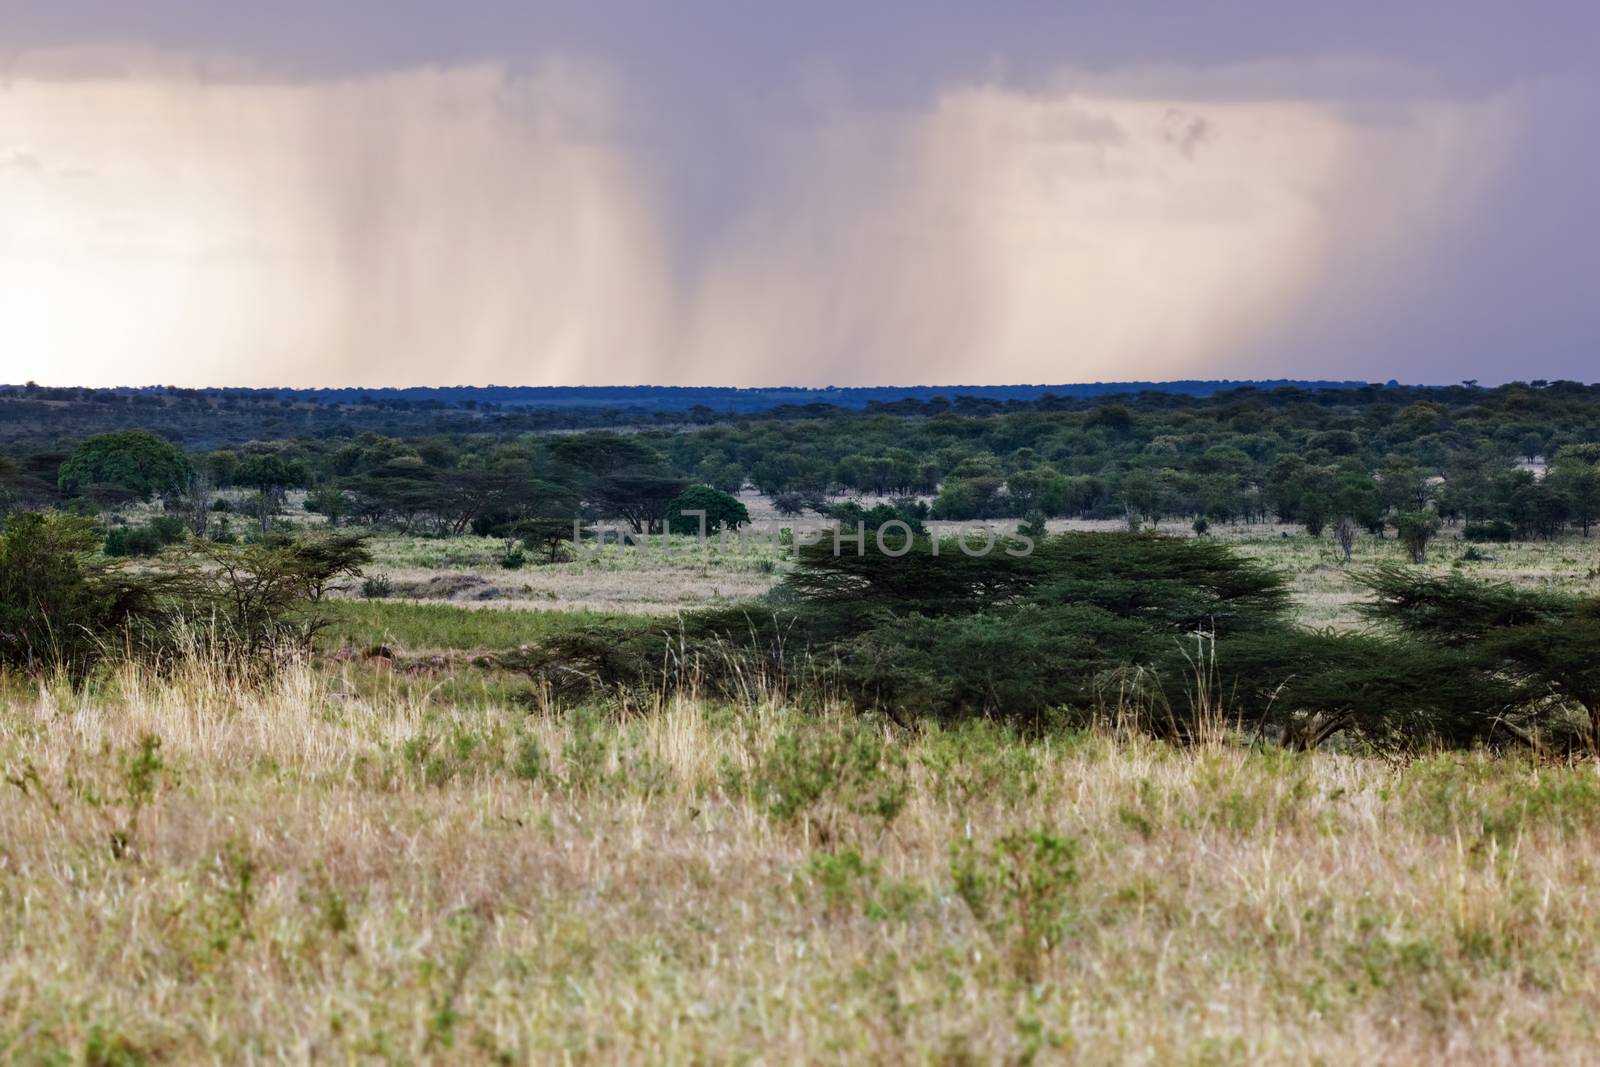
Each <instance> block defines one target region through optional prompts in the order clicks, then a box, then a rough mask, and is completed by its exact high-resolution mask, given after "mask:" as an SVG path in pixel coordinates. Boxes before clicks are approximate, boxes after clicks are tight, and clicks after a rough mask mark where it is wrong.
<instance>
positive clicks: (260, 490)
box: [233, 452, 306, 534]
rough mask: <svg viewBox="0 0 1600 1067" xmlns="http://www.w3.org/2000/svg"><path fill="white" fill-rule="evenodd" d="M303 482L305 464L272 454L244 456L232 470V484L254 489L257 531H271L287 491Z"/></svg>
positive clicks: (281, 508) (304, 478)
mask: <svg viewBox="0 0 1600 1067" xmlns="http://www.w3.org/2000/svg"><path fill="white" fill-rule="evenodd" d="M305 480H306V468H305V464H303V463H301V462H299V461H298V460H291V459H285V458H284V457H283V456H280V455H278V454H276V453H271V452H269V453H265V454H262V455H256V456H246V457H245V458H244V459H242V460H240V461H239V466H238V468H237V469H236V470H235V471H234V474H233V481H234V484H235V485H243V486H247V487H249V488H252V489H254V490H256V499H255V507H256V517H257V518H258V519H259V520H260V521H261V532H262V533H263V534H265V533H267V532H268V531H270V530H271V529H272V517H273V516H274V515H277V514H278V513H279V512H281V511H282V510H283V502H284V498H285V496H286V495H287V494H288V491H289V490H290V489H291V488H293V487H295V486H298V485H304V484H305Z"/></svg>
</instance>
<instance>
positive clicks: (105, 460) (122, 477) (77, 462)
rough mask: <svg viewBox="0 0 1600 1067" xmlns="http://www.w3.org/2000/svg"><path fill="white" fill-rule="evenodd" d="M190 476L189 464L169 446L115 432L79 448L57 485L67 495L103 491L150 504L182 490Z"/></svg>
mask: <svg viewBox="0 0 1600 1067" xmlns="http://www.w3.org/2000/svg"><path fill="white" fill-rule="evenodd" d="M192 474H193V468H191V467H190V466H189V461H188V460H187V459H185V458H184V456H183V453H182V452H180V451H178V449H177V448H176V447H174V446H173V445H172V443H171V442H169V441H165V440H163V439H162V438H160V437H157V436H156V435H155V434H153V433H148V432H146V431H144V430H118V431H117V432H115V433H103V434H96V435H95V436H94V437H90V438H88V439H87V440H85V441H84V442H83V443H82V444H80V445H79V446H78V447H77V449H76V450H75V451H74V452H73V453H72V455H71V456H69V457H68V458H67V461H66V462H65V463H63V464H62V465H61V475H60V485H61V489H62V490H63V491H64V492H68V493H80V492H92V491H94V490H96V489H97V488H99V487H106V488H109V489H111V490H113V491H120V492H122V493H126V494H131V495H132V496H134V497H136V498H137V499H139V500H149V499H150V498H151V497H152V496H154V495H155V494H157V493H175V492H177V491H179V490H181V489H182V488H183V487H184V486H186V485H188V484H189V478H190V477H191V475H192Z"/></svg>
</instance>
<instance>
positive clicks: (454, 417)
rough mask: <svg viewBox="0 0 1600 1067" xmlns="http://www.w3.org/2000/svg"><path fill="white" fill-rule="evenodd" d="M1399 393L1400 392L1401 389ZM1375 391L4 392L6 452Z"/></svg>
mask: <svg viewBox="0 0 1600 1067" xmlns="http://www.w3.org/2000/svg"><path fill="white" fill-rule="evenodd" d="M1391 384H1392V383H1391ZM1365 387H1367V385H1366V383H1363V382H1321V381H1294V380H1288V379H1284V380H1272V381H1258V382H1230V381H1202V380H1195V381H1180V382H1090V383H1081V384H1076V385H973V386H965V385H958V386H922V385H919V386H870V387H848V388H837V389H836V388H827V389H801V388H761V389H735V388H718V387H700V386H686V387H676V386H653V385H650V386H570V387H568V386H496V385H489V386H445V387H439V388H393V389H289V388H273V389H222V388H208V389H190V388H181V387H178V386H146V387H139V388H112V389H90V388H82V387H48V386H39V385H34V384H31V383H30V384H26V385H10V386H0V441H30V442H36V443H42V442H45V441H51V440H56V441H59V440H62V439H64V438H71V437H82V436H86V435H88V434H91V433H105V432H108V431H111V430H123V429H151V430H155V431H157V432H160V433H161V434H162V435H163V436H166V437H168V438H169V439H171V440H174V441H176V442H179V443H181V444H183V445H185V446H186V447H189V448H208V447H215V446H218V445H225V444H239V443H242V442H245V441H250V440H256V439H266V438H272V437H284V436H292V435H297V434H307V435H311V436H329V435H336V434H338V433H339V432H340V431H341V430H349V431H353V432H363V431H372V432H377V433H386V434H398V435H403V436H410V435H415V434H421V433H459V432H473V431H492V432H500V433H519V432H541V431H559V430H575V429H597V428H608V427H609V428H615V427H623V426H652V425H654V426H661V425H682V424H685V423H687V424H707V423H713V422H722V421H730V420H734V419H739V418H749V417H762V418H775V419H796V418H800V419H804V418H825V417H828V416H829V415H833V414H839V413H846V412H854V411H884V412H888V413H891V414H928V415H932V414H938V413H940V412H943V411H956V412H958V413H961V414H972V415H981V414H991V413H994V412H997V411H1016V410H1023V409H1027V408H1030V407H1034V406H1039V407H1044V408H1047V409H1049V408H1059V407H1061V406H1062V405H1064V404H1073V403H1082V402H1090V401H1093V400H1095V399H1098V398H1104V397H1112V396H1127V395H1138V394H1140V393H1152V394H1159V395H1166V396H1174V397H1208V396H1215V395H1217V394H1219V393H1226V392H1233V391H1238V390H1281V389H1291V390H1308V389H1309V390H1346V389H1359V388H1365Z"/></svg>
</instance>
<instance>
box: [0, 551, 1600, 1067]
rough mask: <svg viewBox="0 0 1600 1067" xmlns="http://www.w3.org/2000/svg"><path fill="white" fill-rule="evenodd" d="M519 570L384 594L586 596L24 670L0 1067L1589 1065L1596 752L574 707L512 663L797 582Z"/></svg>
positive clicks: (722, 567)
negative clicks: (315, 649)
mask: <svg viewBox="0 0 1600 1067" xmlns="http://www.w3.org/2000/svg"><path fill="white" fill-rule="evenodd" d="M1282 532H1283V531H1280V530H1278V529H1276V528H1270V529H1269V528H1254V529H1243V528H1240V529H1227V528H1224V529H1222V530H1219V531H1217V532H1216V533H1215V534H1214V536H1222V537H1228V538H1231V539H1234V540H1236V541H1237V543H1238V545H1239V547H1240V548H1241V549H1242V550H1243V551H1245V552H1248V553H1251V554H1254V555H1258V556H1261V557H1262V558H1265V559H1268V560H1270V561H1272V562H1274V563H1276V564H1278V565H1281V566H1284V567H1285V568H1287V569H1288V570H1289V571H1290V572H1291V574H1292V580H1293V587H1294V591H1295V595H1296V598H1297V602H1298V603H1299V604H1300V607H1301V613H1302V617H1303V619H1305V620H1306V621H1308V622H1311V623H1313V624H1318V625H1324V624H1326V625H1335V626H1348V625H1353V624H1354V622H1355V616H1354V613H1353V610H1352V607H1353V598H1354V593H1353V592H1352V587H1351V586H1350V584H1349V583H1348V579H1347V572H1346V569H1345V568H1344V566H1343V565H1342V563H1341V562H1340V561H1339V559H1338V558H1337V557H1336V555H1335V553H1334V550H1333V548H1332V546H1331V545H1330V544H1329V543H1327V542H1326V541H1313V540H1311V539H1309V538H1305V537H1304V536H1303V535H1301V536H1291V537H1288V538H1284V537H1282V536H1281V533H1282ZM1463 548H1464V546H1463V545H1461V544H1459V543H1452V542H1450V541H1448V540H1444V541H1441V542H1439V544H1438V545H1437V546H1436V548H1435V550H1434V553H1433V557H1432V560H1431V561H1430V564H1429V565H1430V566H1431V567H1435V568H1439V569H1446V568H1449V567H1452V566H1455V565H1457V561H1458V560H1459V557H1460V556H1461V554H1462V550H1463ZM502 549H503V546H502V545H500V544H499V543H498V542H492V541H482V540H470V539H464V540H461V541H456V542H438V541H429V540H425V539H420V538H404V539H402V538H393V539H386V540H384V541H382V542H380V543H379V545H378V550H379V561H378V565H377V567H376V568H375V569H378V570H386V571H390V572H392V573H393V574H395V575H396V579H397V584H398V582H401V581H404V582H429V581H433V580H435V579H437V578H440V577H445V578H449V577H450V576H458V577H459V576H460V575H463V574H472V575H478V576H479V577H481V578H482V579H483V580H484V581H486V582H494V583H502V584H507V585H509V586H511V587H513V588H520V586H521V585H522V584H526V585H529V586H530V587H535V588H538V589H541V590H546V591H553V592H554V595H553V596H546V595H540V596H533V597H527V596H522V597H498V596H496V597H492V598H490V599H483V600H479V599H458V600H455V601H453V602H441V600H442V598H428V599H413V598H411V597H404V596H402V597H396V598H392V599H387V600H372V601H368V600H362V599H360V598H359V596H355V595H354V594H353V591H352V593H351V594H347V596H346V597H345V598H341V599H338V600H335V601H333V602H332V603H331V604H330V605H328V607H329V609H330V612H331V614H332V622H331V625H330V627H329V628H328V630H327V631H325V633H324V635H323V638H322V645H321V652H322V655H321V656H320V657H319V658H318V659H317V660H315V661H313V662H309V663H305V664H301V665H297V666H295V667H293V668H292V669H290V670H288V671H286V672H285V673H284V674H282V675H281V676H279V677H278V678H277V679H276V680H275V681H274V682H272V683H271V684H269V685H268V686H266V687H265V688H258V689H250V690H245V689H239V688H236V687H234V686H231V685H229V684H227V683H226V682H224V681H223V680H221V679H220V678H218V677H216V676H213V675H211V674H208V673H207V672H206V671H205V670H204V669H202V668H200V667H195V668H193V669H192V670H191V671H189V672H188V673H186V674H183V675H180V676H178V677H169V678H165V679H159V680H158V679H155V678H152V677H149V676H145V675H141V674H139V673H137V672H135V671H132V670H129V671H124V672H123V673H120V674H117V675H115V676H113V677H109V678H105V679H101V680H99V681H98V682H96V683H95V684H93V685H90V686H88V687H87V688H84V689H80V690H77V691H73V690H70V689H68V688H66V687H64V686H58V685H50V684H46V685H43V686H39V685H31V684H25V683H21V682H18V681H11V682H8V683H5V684H4V685H0V769H3V772H4V779H5V781H3V782H0V797H3V800H0V1062H12V1061H15V1062H23V1063H78V1062H81V1063H91V1064H136V1063H144V1062H152V1063H153V1062H161V1061H179V1062H251V1061H257V1062H261V1061H280V1060H287V1061H291V1062H325V1061H340V1062H344V1061H360V1062H401V1063H427V1062H439V1063H444V1062H483V1063H508V1062H509V1063H520V1062H576V1063H584V1062H636V1063H658V1062H668V1063H724V1062H729V1063H732V1062H738V1063H752V1062H762V1063H779V1062H888V1063H895V1062H940V1063H967V1062H1016V1063H1024V1062H1033V1061H1038V1062H1059V1061H1077V1062H1090V1063H1123V1062H1132V1063H1150V1064H1167V1063H1191V1064H1212V1063H1256V1062H1284V1063H1323V1064H1346V1063H1349V1064H1356V1063H1361V1064H1365V1063H1371V1062H1462V1063H1540V1062H1549V1063H1581V1062H1588V1061H1589V1060H1591V1059H1592V1052H1593V1049H1594V1048H1595V1047H1596V1040H1597V1038H1600V1012H1597V1011H1596V1007H1597V1006H1600V977H1597V976H1600V966H1597V965H1600V865H1597V864H1596V862H1595V860H1594V857H1595V856H1596V855H1597V854H1600V772H1597V770H1596V768H1595V767H1594V766H1592V765H1589V764H1573V765H1568V764H1552V763H1538V762H1533V761H1531V760H1530V759H1524V758H1517V757H1498V758H1491V757H1488V756H1481V755H1463V754H1453V755H1438V756H1431V757H1427V758H1421V759H1414V760H1407V761H1388V760H1379V759H1372V758H1365V757H1361V756H1357V755H1350V754H1340V753H1335V752H1322V753H1315V754H1310V755H1302V754H1292V753H1283V752H1279V751H1276V750H1272V749H1265V750H1263V749H1251V748H1249V747H1247V746H1243V745H1238V744H1234V743H1230V742H1228V741H1227V740H1226V739H1225V738H1222V737H1220V736H1219V737H1218V738H1216V739H1215V741H1214V742H1213V743H1207V744H1202V745H1199V746H1196V747H1192V748H1187V749H1176V748H1171V747H1168V746H1165V745H1161V744H1157V743H1152V742H1150V741H1148V740H1145V739H1142V738H1140V737H1137V736H1124V735H1121V734H1119V733H1117V732H1116V731H1115V730H1114V729H1112V728H1111V727H1109V726H1107V727H1100V728H1093V729H1086V730H1082V731H1075V732H1055V733H1051V734H1048V735H1045V736H1040V737H1024V736H1019V735H1016V734H1013V733H1010V732H1007V731H1005V730H1003V729H1001V728H999V727H995V726H991V725H987V724H982V723H979V724H974V725H971V726H968V727H965V728H962V729H959V730H953V731H952V730H939V729H937V728H927V729H919V730H915V731H906V730H901V729H898V728H894V727H891V726H890V725H888V724H886V723H883V722H879V721H874V720H872V719H870V718H869V719H862V718H860V717H857V716H855V715H852V714H847V713H845V712H843V711H840V710H836V709H829V708H820V709H819V708H816V707H809V708H801V707H798V706H795V705H793V704H791V703H788V702H786V701H785V700H783V699H781V698H779V697H776V696H774V697H771V698H768V699H753V700H751V701H750V702H748V703H745V704H740V705H724V704H716V703H710V702H707V701H704V700H700V699H697V698H695V697H694V696H692V695H688V696H684V697H682V698H674V699H672V700H666V699H663V700H662V701H661V702H660V704H659V706H657V707H656V708H654V709H646V710H645V711H644V712H642V713H641V712H637V711H635V712H632V713H628V714H622V713H620V712H618V711H617V710H616V709H613V708H609V707H604V706H596V707H583V708H576V709H555V708H551V707H549V706H547V704H546V703H545V701H544V699H543V696H542V693H541V692H540V691H539V690H537V689H536V688H534V687H533V686H532V684H531V683H530V682H528V681H527V679H524V678H519V677H517V676H514V675H508V674H506V673H505V672H502V671H497V670H495V669H493V667H492V666H490V665H486V664H485V663H484V662H483V661H482V660H481V654H482V653H486V652H494V651H499V650H505V649H511V648H515V647H517V646H518V645H521V644H524V643H527V642H529V641H532V640H536V639H537V638H538V637H540V636H543V635H546V634H549V633H552V632H554V631H555V630H557V629H559V628H561V627H565V626H571V625H576V624H582V623H586V622H592V621H595V620H596V619H597V618H600V617H601V615H600V614H597V613H596V608H595V603H596V602H597V600H600V599H601V598H597V597H596V596H594V595H592V593H589V592H586V590H594V589H598V588H614V589H616V590H618V591H629V594H630V595H631V596H632V597H633V599H632V600H628V601H613V600H605V601H604V603H605V612H604V614H605V615H606V616H608V617H618V618H629V619H633V620H635V621H636V622H637V623H639V624H643V623H644V622H645V620H646V618H647V617H649V616H652V615H653V616H656V617H660V616H662V615H663V614H664V613H665V612H666V611H668V610H669V608H670V607H671V605H680V606H684V605H694V604H705V603H715V602H717V601H718V600H719V599H722V598H725V597H727V596H730V595H731V594H732V592H733V591H737V592H738V593H739V595H748V594H750V593H751V592H759V591H761V590H763V589H765V588H767V587H768V586H769V585H770V584H771V583H772V582H774V581H775V580H776V579H777V577H778V576H781V573H782V570H783V562H782V559H781V555H780V554H779V553H778V552H777V550H776V549H775V548H774V549H770V550H768V549H759V550H755V551H752V552H750V553H746V554H745V555H743V556H737V557H719V556H716V555H711V556H694V555H692V554H673V555H671V556H669V557H668V558H666V559H663V558H662V557H661V556H660V555H654V556H652V555H649V554H639V553H633V554H629V552H627V551H624V550H620V549H619V550H615V551H614V552H611V553H610V554H609V555H607V556H603V557H602V558H600V559H598V560H593V561H589V562H586V563H568V564H557V565H554V566H552V567H533V566H528V567H525V568H522V569H519V570H515V571H506V570H505V569H504V568H501V567H499V565H498V562H497V558H498V555H499V554H500V552H501V551H502ZM1486 551H1487V552H1488V553H1489V554H1490V555H1493V556H1494V557H1496V558H1495V559H1493V560H1487V561H1475V562H1465V563H1460V564H1459V565H1460V566H1462V567H1464V568H1471V573H1474V574H1477V575H1479V576H1483V577H1497V578H1504V579H1505V580H1509V581H1514V582H1519V583H1526V584H1542V583H1548V584H1555V585H1559V586H1561V587H1563V588H1571V589H1586V590H1593V589H1595V588H1596V586H1597V584H1600V582H1597V575H1600V569H1597V568H1600V539H1596V540H1594V541H1582V540H1567V541H1561V542H1556V543H1554V544H1540V545H1513V546H1494V547H1492V548H1488V549H1487V550H1486ZM1397 554H1398V546H1396V545H1395V544H1394V542H1393V541H1387V542H1373V541H1365V540H1364V541H1363V542H1362V543H1361V545H1359V546H1358V548H1357V558H1356V562H1357V564H1360V563H1363V562H1373V561H1376V560H1377V559H1379V558H1386V557H1391V556H1396V555H1397ZM585 568H587V569H585ZM607 576H610V577H607ZM604 581H614V582H615V583H616V584H615V585H614V586H610V587H607V586H604V585H603V584H602V582H604ZM608 595H609V594H608ZM377 646H382V650H381V654H371V653H379V652H380V650H379V649H378V647H377Z"/></svg>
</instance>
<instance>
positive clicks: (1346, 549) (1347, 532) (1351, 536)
mask: <svg viewBox="0 0 1600 1067" xmlns="http://www.w3.org/2000/svg"><path fill="white" fill-rule="evenodd" d="M1333 543H1334V544H1336V545H1338V546H1339V551H1340V552H1343V553H1344V561H1345V562H1346V563H1349V562H1350V555H1351V553H1352V552H1353V551H1354V550H1355V547H1356V520H1354V519H1352V518H1351V517H1350V516H1348V515H1346V516H1344V517H1343V518H1341V519H1340V520H1339V521H1338V522H1336V523H1334V524H1333Z"/></svg>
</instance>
